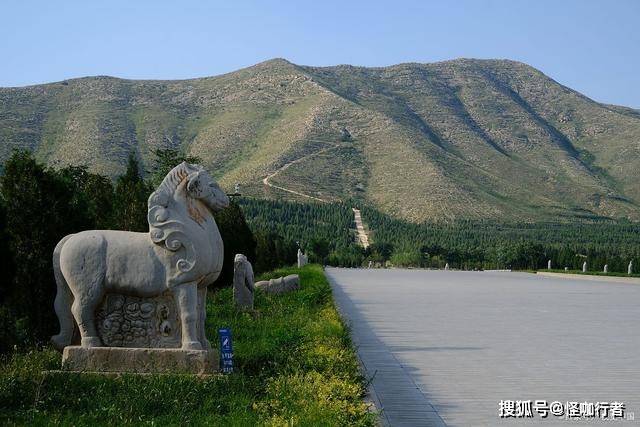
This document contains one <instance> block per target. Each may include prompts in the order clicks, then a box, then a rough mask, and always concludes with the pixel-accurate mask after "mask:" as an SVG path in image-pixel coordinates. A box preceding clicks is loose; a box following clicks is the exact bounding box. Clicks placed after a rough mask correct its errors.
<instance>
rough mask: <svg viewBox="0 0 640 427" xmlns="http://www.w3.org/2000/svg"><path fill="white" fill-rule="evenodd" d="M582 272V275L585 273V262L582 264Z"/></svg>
mask: <svg viewBox="0 0 640 427" xmlns="http://www.w3.org/2000/svg"><path fill="white" fill-rule="evenodd" d="M582 272H583V273H586V272H587V261H585V262H584V263H583V264H582Z"/></svg>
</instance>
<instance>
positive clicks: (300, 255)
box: [298, 248, 308, 268]
mask: <svg viewBox="0 0 640 427" xmlns="http://www.w3.org/2000/svg"><path fill="white" fill-rule="evenodd" d="M307 262H308V260H307V256H306V255H305V254H303V253H302V249H300V248H298V268H302V267H304V266H305V265H307Z"/></svg>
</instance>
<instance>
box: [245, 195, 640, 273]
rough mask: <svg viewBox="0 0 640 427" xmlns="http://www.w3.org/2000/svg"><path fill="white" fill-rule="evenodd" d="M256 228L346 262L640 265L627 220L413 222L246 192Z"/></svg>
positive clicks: (638, 233) (616, 268)
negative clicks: (363, 236)
mask: <svg viewBox="0 0 640 427" xmlns="http://www.w3.org/2000/svg"><path fill="white" fill-rule="evenodd" d="M239 203H240V204H241V206H242V208H243V210H244V211H245V213H246V215H247V220H248V222H249V225H250V226H251V228H252V229H253V230H263V232H271V233H274V234H276V235H278V236H281V238H283V239H284V240H286V241H293V242H298V243H299V245H300V247H302V248H303V249H304V250H305V251H306V252H308V254H309V256H310V258H311V260H313V261H314V262H319V263H323V264H328V265H334V266H341V267H360V266H368V265H369V263H370V262H371V264H373V265H378V266H384V265H393V266H404V267H427V268H429V267H431V268H443V267H444V266H445V265H446V264H449V266H450V267H451V268H460V269H516V270H525V269H529V270H535V269H542V268H546V266H547V261H548V260H551V261H552V265H553V267H554V268H560V269H563V268H564V267H567V268H568V269H570V270H579V269H581V268H582V264H583V262H585V261H587V264H588V267H589V270H591V271H602V269H603V267H604V265H605V264H607V265H608V269H609V271H610V272H620V273H626V271H627V266H628V264H629V262H630V261H633V263H634V264H635V265H636V266H637V267H638V268H640V225H639V224H637V223H632V222H625V221H606V220H601V221H582V222H567V223H553V222H548V223H544V222H537V223H524V222H521V223H515V222H514V223H508V222H502V223H501V222H496V221H479V220H474V221H472V220H459V221H454V222H450V223H419V224H416V223H410V222H406V221H403V220H400V219H397V218H393V217H390V216H389V215H386V214H383V213H381V212H380V211H378V210H377V209H375V208H373V207H371V206H369V205H366V204H363V203H362V202H360V201H347V202H345V203H298V202H287V201H273V200H260V199H249V198H243V199H242V200H240V201H239ZM352 206H357V207H359V209H360V210H361V213H362V216H363V220H364V222H365V223H366V225H367V226H368V228H369V230H370V234H369V237H370V238H371V240H372V242H373V243H372V244H371V246H370V247H369V248H367V249H366V250H365V249H363V248H362V247H360V246H358V245H357V244H356V238H355V224H354V216H353V211H352V210H351V207H352Z"/></svg>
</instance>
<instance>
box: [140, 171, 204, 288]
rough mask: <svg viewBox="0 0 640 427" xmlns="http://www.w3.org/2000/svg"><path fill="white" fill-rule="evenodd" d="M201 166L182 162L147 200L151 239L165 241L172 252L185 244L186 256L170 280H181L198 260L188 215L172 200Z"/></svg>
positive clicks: (162, 242)
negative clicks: (189, 230)
mask: <svg viewBox="0 0 640 427" xmlns="http://www.w3.org/2000/svg"><path fill="white" fill-rule="evenodd" d="M200 170H202V168H201V167H200V166H198V165H192V164H189V163H187V162H182V163H180V164H179V165H178V166H176V167H175V168H173V169H171V171H170V172H169V173H168V174H167V176H165V177H164V179H163V180H162V182H161V183H160V185H159V186H158V188H157V189H156V191H154V192H153V193H151V195H150V196H149V201H148V203H147V205H148V214H147V219H148V221H149V237H150V238H151V241H153V243H155V244H158V245H164V246H165V247H166V248H167V249H168V250H170V251H172V252H176V251H178V250H179V249H180V248H182V247H184V248H185V256H184V258H180V259H179V260H178V261H177V262H176V272H175V274H174V275H173V276H172V277H170V278H169V282H170V283H172V282H177V281H178V280H177V279H178V278H179V277H181V276H182V275H183V274H184V273H187V272H189V271H190V270H192V269H193V267H194V265H195V263H196V262H197V259H196V250H195V248H194V244H193V240H192V236H190V235H188V234H187V233H186V226H185V222H186V221H187V220H188V218H186V217H185V216H184V214H182V213H181V212H179V211H178V210H176V209H172V207H171V206H170V202H171V200H173V194H174V193H175V191H176V190H177V188H178V186H179V185H180V183H182V181H184V180H185V179H187V178H188V177H189V175H191V174H192V173H194V172H198V171H200Z"/></svg>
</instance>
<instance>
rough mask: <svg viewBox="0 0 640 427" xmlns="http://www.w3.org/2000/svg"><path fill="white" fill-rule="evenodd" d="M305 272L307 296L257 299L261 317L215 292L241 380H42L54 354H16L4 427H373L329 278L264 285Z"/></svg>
mask: <svg viewBox="0 0 640 427" xmlns="http://www.w3.org/2000/svg"><path fill="white" fill-rule="evenodd" d="M292 273H299V274H300V278H301V282H302V289H301V290H299V291H296V292H293V293H290V294H285V295H280V296H273V295H265V294H263V293H260V292H258V293H257V295H256V301H255V307H256V312H255V313H238V312H236V311H235V310H234V308H233V306H232V290H231V289H222V290H218V291H215V292H214V293H213V295H212V296H211V297H210V301H209V304H208V319H207V326H208V327H207V330H208V331H209V335H210V336H209V338H210V339H211V340H212V342H217V340H216V337H215V331H216V330H217V329H218V328H219V327H230V328H231V329H232V333H233V338H234V350H235V364H236V372H235V373H233V374H230V375H214V376H210V377H207V378H203V379H199V378H196V377H194V376H189V375H147V376H143V375H122V376H120V377H106V376H102V375H98V374H72V373H64V374H62V373H57V374H56V373H43V371H44V370H52V369H58V368H59V364H60V354H59V353H57V352H55V351H54V350H51V349H44V350H38V351H31V352H29V353H26V354H24V353H23V354H14V355H12V356H9V357H7V358H6V359H5V360H3V363H2V366H1V367H0V424H3V425H7V424H8V425H14V424H17V425H26V424H29V425H49V424H64V425H71V424H73V425H95V424H101V425H106V424H110V425H118V424H154V425H167V424H169V425H183V424H196V425H201V424H208V425H242V426H244V425H247V426H253V425H314V426H316V425H319V426H321V425H356V426H358V425H360V426H366V425H373V424H374V422H375V415H374V414H372V413H370V412H368V410H367V406H366V404H365V403H364V402H363V399H362V397H363V394H364V386H363V384H364V378H362V376H361V375H360V373H359V370H358V363H357V359H356V355H355V352H354V350H353V349H352V346H351V341H350V338H349V333H348V330H347V329H346V327H345V325H344V324H343V323H342V321H341V320H340V318H339V316H338V314H337V312H336V309H335V307H334V304H333V300H332V298H331V288H330V287H329V284H328V283H327V280H326V278H325V277H324V274H323V272H322V269H321V268H320V267H319V266H316V265H309V266H306V267H304V268H303V269H300V270H298V269H296V268H286V269H282V270H278V271H275V272H272V273H269V274H267V275H264V276H263V277H261V279H265V278H269V277H275V276H281V275H286V274H292Z"/></svg>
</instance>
